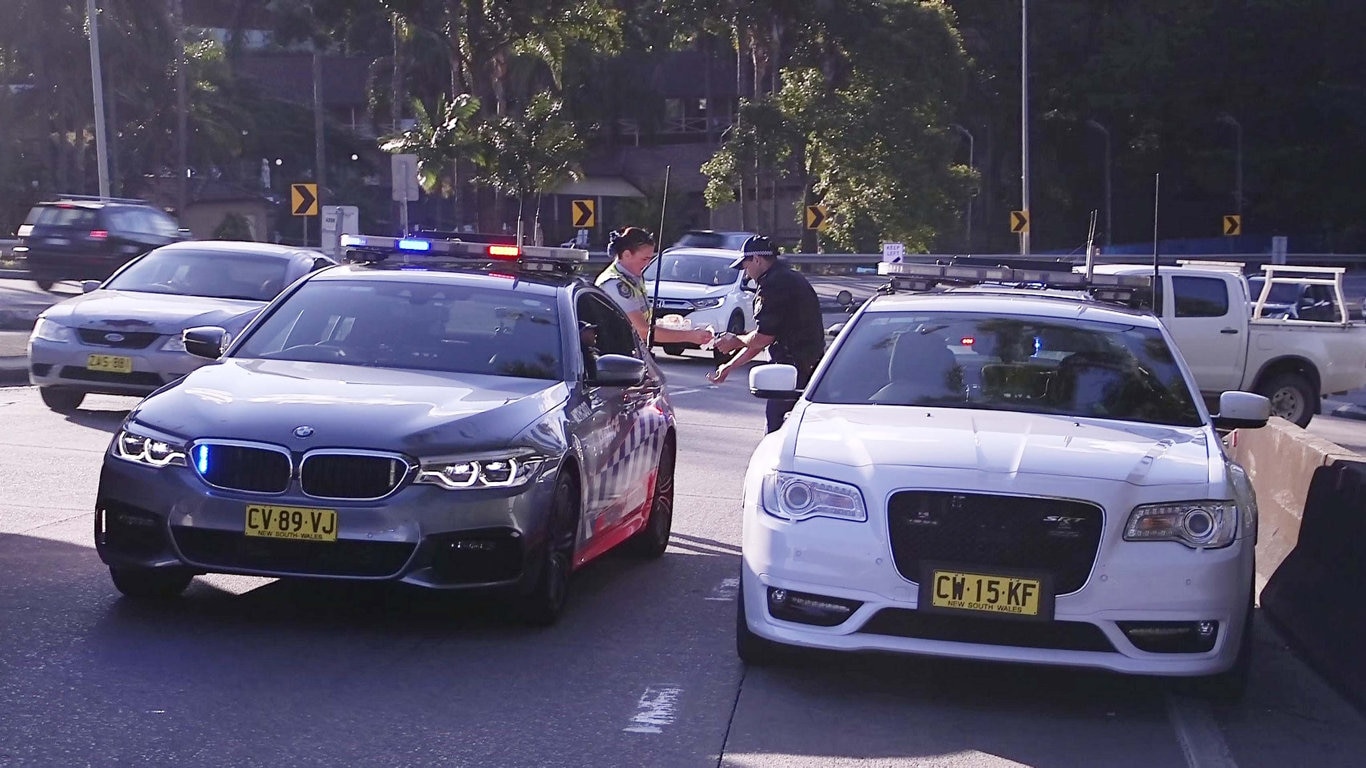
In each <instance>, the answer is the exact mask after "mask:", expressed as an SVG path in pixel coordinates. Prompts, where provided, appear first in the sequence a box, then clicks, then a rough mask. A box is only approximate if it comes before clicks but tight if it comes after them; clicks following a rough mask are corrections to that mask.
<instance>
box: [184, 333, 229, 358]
mask: <svg viewBox="0 0 1366 768" xmlns="http://www.w3.org/2000/svg"><path fill="white" fill-rule="evenodd" d="M181 338H182V339H183V340H184V342H185V351H186V352H189V353H190V354H192V355H194V356H195V357H203V358H207V359H209V360H217V359H218V358H219V357H221V356H222V355H223V348H224V347H226V346H227V345H228V341H229V338H230V337H229V336H228V332H227V330H225V329H223V328H219V327H218V326H216V325H202V326H199V327H197V328H186V329H185V331H184V333H183V334H182V336H181Z"/></svg>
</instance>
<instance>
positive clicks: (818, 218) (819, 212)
mask: <svg viewBox="0 0 1366 768" xmlns="http://www.w3.org/2000/svg"><path fill="white" fill-rule="evenodd" d="M829 218H830V212H829V211H828V210H826V207H825V206H823V205H820V204H819V203H818V204H816V205H808V206H806V228H807V229H821V230H823V229H825V222H826V220H827V219H829Z"/></svg>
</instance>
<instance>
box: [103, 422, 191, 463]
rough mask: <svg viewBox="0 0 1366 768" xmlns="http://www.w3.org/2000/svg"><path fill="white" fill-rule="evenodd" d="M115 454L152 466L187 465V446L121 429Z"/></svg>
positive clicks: (115, 441)
mask: <svg viewBox="0 0 1366 768" xmlns="http://www.w3.org/2000/svg"><path fill="white" fill-rule="evenodd" d="M113 451H114V456H116V457H118V458H120V459H123V460H125V461H131V462H133V463H134V464H146V465H147V466H151V467H166V466H171V465H175V466H177V467H183V466H185V446H183V445H176V444H175V443H171V442H167V441H165V440H158V439H156V438H154V437H148V436H147V435H141V434H138V433H137V432H133V431H130V430H128V429H120V430H119V433H118V435H116V436H115V437H114V448H113Z"/></svg>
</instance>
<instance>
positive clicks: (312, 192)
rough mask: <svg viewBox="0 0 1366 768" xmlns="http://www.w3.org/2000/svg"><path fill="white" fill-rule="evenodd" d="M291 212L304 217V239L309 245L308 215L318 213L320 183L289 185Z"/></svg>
mask: <svg viewBox="0 0 1366 768" xmlns="http://www.w3.org/2000/svg"><path fill="white" fill-rule="evenodd" d="M289 212H290V213H291V214H293V215H295V216H302V217H303V224H304V241H303V244H304V245H305V246H307V245H308V217H309V216H317V215H318V185H317V184H309V183H302V182H301V183H297V184H290V185H289Z"/></svg>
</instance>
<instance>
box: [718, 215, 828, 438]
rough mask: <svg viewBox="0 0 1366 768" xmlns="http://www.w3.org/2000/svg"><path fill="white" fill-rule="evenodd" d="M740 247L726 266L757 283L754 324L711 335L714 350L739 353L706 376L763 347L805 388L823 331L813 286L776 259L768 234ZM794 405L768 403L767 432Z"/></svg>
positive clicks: (724, 371) (722, 374)
mask: <svg viewBox="0 0 1366 768" xmlns="http://www.w3.org/2000/svg"><path fill="white" fill-rule="evenodd" d="M741 251H742V252H741V254H740V256H739V258H737V259H736V260H735V261H734V262H732V263H731V265H730V266H731V268H732V269H744V270H745V274H746V275H747V276H749V278H750V279H752V280H754V281H755V282H756V283H758V285H759V291H758V293H757V295H756V296H755V297H754V321H755V324H756V325H757V327H756V328H755V329H754V330H753V331H750V332H749V333H746V334H744V335H742V336H736V335H732V334H729V333H725V334H722V335H720V336H718V337H717V338H716V348H717V349H718V350H720V351H722V352H727V353H729V352H735V351H737V350H743V351H741V352H740V354H738V355H736V356H735V357H733V358H731V359H730V360H729V361H727V362H726V363H724V364H723V365H721V366H720V367H718V368H717V369H716V371H715V372H714V373H711V374H708V376H707V378H708V379H710V380H711V381H713V382H715V383H717V384H720V383H721V382H723V381H725V380H726V377H727V376H729V375H730V372H731V371H733V370H735V369H736V368H739V367H740V366H742V365H745V364H746V363H748V362H749V361H750V360H753V359H754V357H755V356H756V355H758V354H759V353H760V352H762V351H763V350H764V349H765V348H767V349H768V355H769V357H770V358H772V360H773V362H775V363H785V364H787V365H791V366H795V367H796V369H797V386H798V387H799V388H800V387H805V386H806V383H807V382H808V381H809V380H810V379H811V374H812V373H813V372H814V371H815V370H816V364H817V363H818V362H820V359H821V355H822V354H824V353H825V330H824V329H823V328H822V327H821V302H820V299H819V298H818V297H817V296H816V290H815V289H814V288H812V287H811V283H808V282H807V281H806V278H805V277H802V276H801V274H799V273H797V272H794V271H793V270H792V269H791V268H789V267H788V266H787V264H785V263H784V262H782V261H781V260H779V259H778V254H777V252H776V251H774V250H773V245H772V244H771V243H769V241H768V238H766V237H761V236H759V235H755V236H754V237H751V238H750V239H749V240H746V241H745V244H744V246H743V247H742V248H741ZM796 403H797V401H796V400H769V401H768V408H767V413H768V431H769V432H773V431H775V430H777V429H778V428H779V427H781V426H782V425H783V419H784V418H786V417H787V414H788V412H789V411H791V410H792V406H794V405H796Z"/></svg>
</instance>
